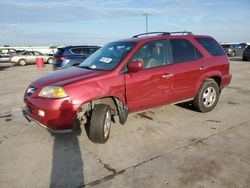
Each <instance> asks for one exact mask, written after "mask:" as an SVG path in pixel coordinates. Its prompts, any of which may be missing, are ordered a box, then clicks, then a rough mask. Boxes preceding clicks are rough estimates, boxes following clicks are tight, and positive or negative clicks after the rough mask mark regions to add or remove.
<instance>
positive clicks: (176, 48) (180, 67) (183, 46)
mask: <svg viewBox="0 0 250 188" xmlns="http://www.w3.org/2000/svg"><path fill="white" fill-rule="evenodd" d="M170 45H171V54H172V58H171V59H172V61H171V64H172V65H171V70H170V71H169V72H170V73H171V74H172V75H173V88H172V89H173V95H174V98H175V101H176V102H177V101H182V100H186V99H189V98H193V97H194V95H195V88H196V84H197V82H198V80H199V78H200V76H201V75H202V74H204V73H205V72H206V69H207V66H206V62H205V58H203V55H202V54H201V52H199V50H198V49H197V48H196V47H195V46H194V45H193V44H192V43H191V41H189V40H188V39H184V38H176V39H170Z"/></svg>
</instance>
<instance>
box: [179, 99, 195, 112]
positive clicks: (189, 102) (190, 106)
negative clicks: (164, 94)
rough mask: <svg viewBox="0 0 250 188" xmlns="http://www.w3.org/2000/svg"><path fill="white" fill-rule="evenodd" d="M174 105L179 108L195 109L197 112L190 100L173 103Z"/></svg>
mask: <svg viewBox="0 0 250 188" xmlns="http://www.w3.org/2000/svg"><path fill="white" fill-rule="evenodd" d="M175 105H176V106H179V107H181V108H185V109H187V110H191V111H195V112H197V110H196V109H195V107H194V105H193V103H192V101H187V102H183V103H178V104H175Z"/></svg>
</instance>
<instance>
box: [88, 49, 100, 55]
mask: <svg viewBox="0 0 250 188" xmlns="http://www.w3.org/2000/svg"><path fill="white" fill-rule="evenodd" d="M96 50H98V48H90V49H89V53H90V54H93V53H94V52H95V51H96Z"/></svg>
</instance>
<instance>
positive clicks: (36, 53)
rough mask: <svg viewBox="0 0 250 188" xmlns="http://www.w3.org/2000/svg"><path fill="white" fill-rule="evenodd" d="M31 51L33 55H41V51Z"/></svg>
mask: <svg viewBox="0 0 250 188" xmlns="http://www.w3.org/2000/svg"><path fill="white" fill-rule="evenodd" d="M33 53H34V55H36V56H40V55H42V53H40V52H33Z"/></svg>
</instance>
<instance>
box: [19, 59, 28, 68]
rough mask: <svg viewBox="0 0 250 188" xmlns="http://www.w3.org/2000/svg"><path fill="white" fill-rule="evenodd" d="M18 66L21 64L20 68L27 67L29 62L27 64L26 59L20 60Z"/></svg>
mask: <svg viewBox="0 0 250 188" xmlns="http://www.w3.org/2000/svg"><path fill="white" fill-rule="evenodd" d="M18 64H19V65H20V66H25V65H27V62H26V60H25V59H20V60H19V61H18Z"/></svg>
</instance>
